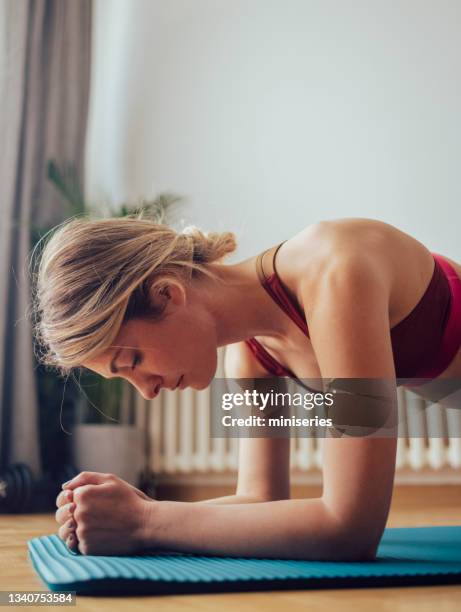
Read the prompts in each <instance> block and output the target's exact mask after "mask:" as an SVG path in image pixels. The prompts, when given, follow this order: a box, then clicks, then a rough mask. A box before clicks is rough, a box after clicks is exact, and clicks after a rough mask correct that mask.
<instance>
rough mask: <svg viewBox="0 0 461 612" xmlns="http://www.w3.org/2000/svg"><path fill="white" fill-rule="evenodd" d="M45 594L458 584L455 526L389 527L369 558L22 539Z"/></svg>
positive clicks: (459, 531) (459, 536) (460, 545)
mask: <svg viewBox="0 0 461 612" xmlns="http://www.w3.org/2000/svg"><path fill="white" fill-rule="evenodd" d="M28 546H29V557H30V560H31V562H32V564H33V566H34V568H35V570H36V571H37V573H38V575H39V576H40V578H41V579H42V580H43V582H44V583H45V585H46V586H47V587H48V588H49V589H51V590H52V591H61V590H62V591H76V592H77V594H81V595H85V594H88V595H97V594H99V595H114V594H120V595H122V594H129V593H131V594H149V593H150V594H167V593H171V594H177V593H207V592H208V593H209V592H219V591H221V592H224V591H249V590H278V589H295V588H296V589H300V588H303V589H310V588H338V587H354V586H357V587H359V586H391V585H416V584H448V583H461V526H449V527H412V528H388V529H386V530H385V531H384V534H383V537H382V539H381V543H380V546H379V549H378V555H377V559H376V560H375V561H365V562H364V561H361V562H336V561H335V562H331V561H299V560H286V559H257V558H251V559H250V558H244V557H215V556H206V555H197V554H191V553H175V552H163V553H155V554H153V553H150V554H149V552H146V553H145V554H143V555H136V556H99V555H94V556H91V555H75V554H72V553H71V552H70V551H69V550H68V548H67V546H66V545H65V544H64V542H63V541H62V540H61V539H60V538H59V537H58V536H57V535H56V534H53V535H48V536H42V537H39V538H34V539H32V540H29V542H28Z"/></svg>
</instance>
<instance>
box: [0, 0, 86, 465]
mask: <svg viewBox="0 0 461 612" xmlns="http://www.w3.org/2000/svg"><path fill="white" fill-rule="evenodd" d="M90 43H91V0H1V2H0V143H1V152H0V400H1V406H0V445H1V446H0V469H1V468H2V467H5V466H6V465H8V464H11V463H14V462H16V461H23V462H26V463H27V464H29V466H30V467H31V469H32V471H33V472H34V474H35V476H39V475H40V472H41V465H40V453H39V439H38V400H37V391H36V379H35V372H34V356H33V343H32V334H31V328H30V323H29V322H28V318H27V315H26V313H27V312H28V308H29V304H30V294H31V291H30V281H29V278H28V274H27V262H28V257H29V256H30V248H31V245H30V242H29V237H30V229H31V224H40V225H41V226H44V225H50V224H53V225H54V224H57V223H59V222H60V221H62V220H63V219H64V218H65V207H64V205H63V202H62V199H61V198H60V197H59V195H58V194H57V193H56V192H55V190H54V189H53V187H52V185H51V184H50V183H49V182H48V181H47V179H46V165H47V161H48V160H49V159H55V160H57V161H58V162H66V163H73V164H75V166H76V168H77V171H78V172H79V174H80V176H83V152H84V142H85V132H86V121H87V109H88V94H89V80H90Z"/></svg>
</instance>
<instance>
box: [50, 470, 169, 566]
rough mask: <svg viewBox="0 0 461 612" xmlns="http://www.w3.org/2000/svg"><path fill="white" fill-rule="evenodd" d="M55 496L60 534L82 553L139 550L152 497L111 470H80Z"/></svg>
mask: <svg viewBox="0 0 461 612" xmlns="http://www.w3.org/2000/svg"><path fill="white" fill-rule="evenodd" d="M62 487H63V490H62V491H61V492H60V493H59V495H58V496H57V498H56V505H57V506H58V509H57V511H56V515H55V516H56V521H57V522H58V523H59V525H60V527H59V530H58V535H59V537H60V538H61V539H62V540H64V542H66V544H67V546H68V547H69V549H70V550H72V551H74V552H76V551H79V552H80V553H82V554H84V555H124V554H132V553H135V552H139V551H140V550H141V549H142V548H143V546H144V544H145V542H144V528H145V526H146V523H147V521H148V517H149V516H150V510H151V507H152V502H154V503H157V502H156V501H155V500H153V499H152V498H151V497H149V496H147V495H146V494H145V493H143V492H142V491H140V490H139V489H137V488H136V487H134V486H132V485H131V484H129V483H128V482H126V481H125V480H123V479H122V478H119V477H118V476H115V475H114V474H103V473H100V472H81V473H80V474H78V475H77V476H76V477H75V478H73V479H72V480H69V481H68V482H66V483H64V484H63V485H62Z"/></svg>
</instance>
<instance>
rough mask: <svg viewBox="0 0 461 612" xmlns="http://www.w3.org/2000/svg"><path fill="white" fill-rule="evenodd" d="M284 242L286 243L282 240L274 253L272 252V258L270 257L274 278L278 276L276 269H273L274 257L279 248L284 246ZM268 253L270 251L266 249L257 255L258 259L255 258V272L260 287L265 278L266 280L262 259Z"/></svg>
mask: <svg viewBox="0 0 461 612" xmlns="http://www.w3.org/2000/svg"><path fill="white" fill-rule="evenodd" d="M285 242H286V240H284V241H283V242H281V243H280V244H279V245H278V246H277V248H276V249H275V252H274V256H273V257H272V267H273V268H274V272H275V275H276V276H278V274H277V269H276V267H275V257H276V255H277V252H278V250H279V248H280V247H281V246H282V244H284V243H285ZM268 251H270V249H266V250H265V251H263V252H262V253H260V254H259V255H258V257H257V258H256V272H257V273H258V278H259V281H260V283H261V285H264V283H265V282H266V281H267V278H266V276H265V274H264V270H263V257H264V255H265V254H266V253H267V252H268Z"/></svg>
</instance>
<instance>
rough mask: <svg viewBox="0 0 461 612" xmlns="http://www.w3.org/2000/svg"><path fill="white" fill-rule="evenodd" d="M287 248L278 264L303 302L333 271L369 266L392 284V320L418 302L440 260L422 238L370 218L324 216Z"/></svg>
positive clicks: (389, 287)
mask: <svg viewBox="0 0 461 612" xmlns="http://www.w3.org/2000/svg"><path fill="white" fill-rule="evenodd" d="M284 249H285V253H284V255H285V257H284V258H283V259H282V257H280V262H279V258H278V257H277V269H278V271H279V273H280V275H281V276H282V277H284V276H283V275H284V274H285V277H284V278H287V279H288V283H289V285H290V286H291V287H292V289H293V293H295V294H296V296H297V298H298V300H299V302H300V303H302V295H306V294H307V295H308V294H309V293H311V294H314V293H315V292H316V289H317V288H318V285H319V284H320V283H322V282H323V280H324V279H325V278H326V277H327V272H329V271H331V270H334V271H335V270H336V271H338V270H339V271H340V273H341V274H346V275H347V274H351V275H353V274H354V273H356V272H357V270H358V271H360V270H363V271H365V272H366V273H367V274H368V276H369V278H370V279H373V278H375V279H376V282H379V283H380V284H383V283H384V284H385V285H386V287H387V291H388V295H389V312H390V316H391V319H392V320H395V319H399V318H400V316H401V314H402V313H405V312H407V311H408V310H409V309H410V307H411V306H412V305H414V303H415V302H416V298H417V296H418V295H421V292H422V290H423V289H424V287H426V286H427V284H428V282H429V280H430V278H431V275H432V271H433V265H434V263H433V258H432V255H431V253H430V251H429V249H427V248H426V247H425V246H424V244H422V243H421V242H420V241H418V240H417V239H416V238H414V237H412V236H410V235H409V234H407V233H405V232H403V231H401V230H400V229H398V228H396V227H394V226H392V225H390V224H388V223H385V222H383V221H378V220H375V219H367V218H352V217H351V218H344V219H333V220H327V221H320V222H319V223H315V224H313V225H310V226H308V227H306V228H304V229H303V230H302V231H301V232H299V233H298V234H296V235H295V236H293V238H291V239H290V240H288V241H287V242H286V244H285V245H284ZM281 254H282V249H281Z"/></svg>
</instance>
